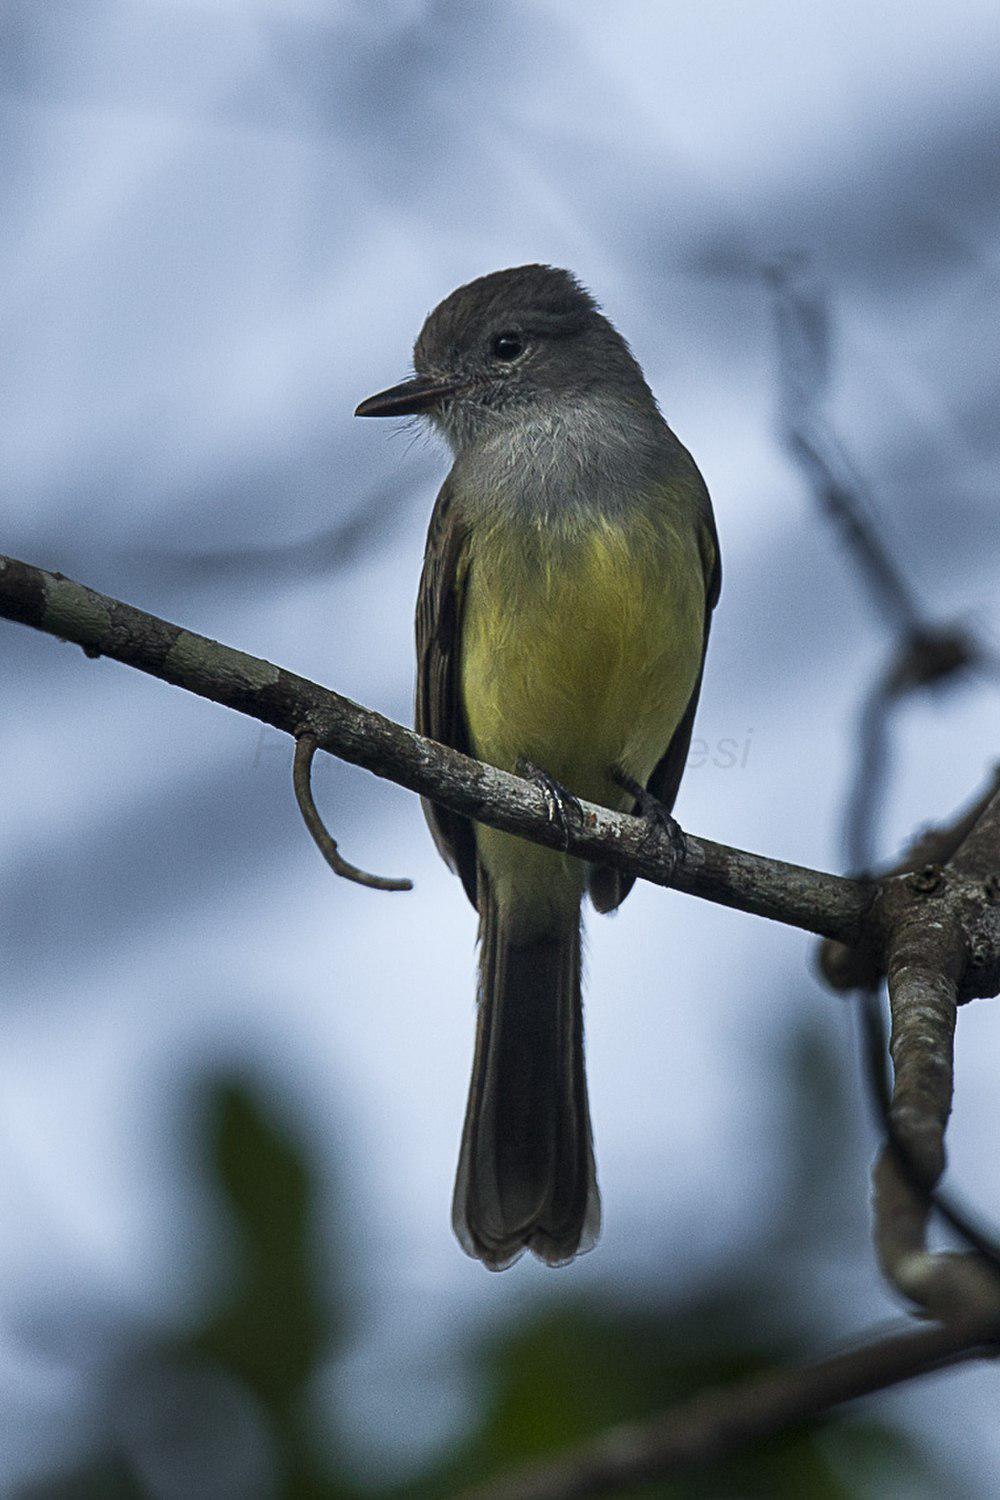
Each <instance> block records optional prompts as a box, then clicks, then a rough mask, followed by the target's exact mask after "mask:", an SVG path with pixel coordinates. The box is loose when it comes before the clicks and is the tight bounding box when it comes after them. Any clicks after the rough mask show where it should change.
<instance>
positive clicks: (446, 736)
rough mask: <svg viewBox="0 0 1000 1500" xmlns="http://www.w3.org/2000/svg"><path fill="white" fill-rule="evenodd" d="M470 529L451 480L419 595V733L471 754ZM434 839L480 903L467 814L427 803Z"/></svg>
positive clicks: (434, 518)
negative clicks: (466, 660) (465, 639)
mask: <svg viewBox="0 0 1000 1500" xmlns="http://www.w3.org/2000/svg"><path fill="white" fill-rule="evenodd" d="M466 542H467V530H466V527H465V525H464V524H463V521H462V518H461V515H460V508H459V506H458V505H457V503H456V496H455V490H454V486H453V485H452V483H451V480H450V478H448V479H446V480H445V482H444V484H443V485H442V486H441V490H440V493H439V494H438V497H437V500H436V502H435V504H434V510H433V512H432V514H431V522H430V526H429V528H428V531H427V546H426V548H425V551H424V566H423V572H422V573H421V575H420V590H419V593H418V594H417V697H416V710H415V720H416V729H417V733H418V734H424V735H427V737H428V738H429V739H432V740H437V741H438V742H439V743H440V744H442V745H450V746H451V747H452V749H453V750H461V751H462V752H463V753H464V754H466V755H471V754H472V749H471V746H470V744H469V733H468V729H467V727H466V723H465V714H464V712H463V709H462V700H461V691H460V684H459V649H460V642H461V638H462V633H461V632H462V606H463V602H464V593H465V578H466V572H467V569H468V551H467V546H466ZM424 815H425V816H426V818H427V822H428V824H429V825H430V830H431V833H432V834H433V836H434V842H435V843H436V844H437V846H438V848H439V849H440V851H441V853H442V855H443V856H444V858H445V859H446V860H447V862H448V864H449V865H450V866H451V868H452V869H453V870H456V871H457V872H458V874H459V875H460V876H461V879H462V884H463V885H464V886H465V890H466V894H467V895H468V897H469V900H470V901H471V902H472V904H473V906H475V905H476V841H475V834H474V833H473V829H472V824H471V823H470V822H469V820H468V818H463V817H460V816H459V815H458V814H457V813H453V812H449V811H448V809H447V808H445V807H438V806H436V805H435V804H434V803H433V802H428V801H426V800H425V801H424Z"/></svg>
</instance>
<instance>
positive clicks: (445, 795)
mask: <svg viewBox="0 0 1000 1500" xmlns="http://www.w3.org/2000/svg"><path fill="white" fill-rule="evenodd" d="M0 617H5V618H7V619H10V620H17V621H20V622H21V623H22V624H25V625H30V626H33V627H34V628H35V629H36V630H43V631H46V632H47V633H48V634H50V635H54V636H57V637H59V638H60V639H61V640H65V641H70V642H73V643H75V644H76V645H78V646H81V647H82V648H83V650H84V652H85V653H86V654H87V655H88V656H91V657H98V656H108V657H111V658H112V659H113V660H115V661H119V662H123V663H124V664H125V665H126V666H130V667H135V668H136V669H138V670H139V671H141V672H148V673H150V674H151V675H152V676H154V677H159V678H160V679H161V680H162V681H164V682H169V683H173V684H174V685H175V686H176V687H181V688H184V689H186V690H187V691H188V692H192V693H197V694H198V695H199V696H200V697H202V698H208V699H210V700H211V701H212V702H214V703H221V704H224V705H225V706H226V707H227V708H232V709H235V710H236V711H237V712H238V713H243V714H247V715H249V716H250V717H251V718H254V719H259V720H260V721H261V722H263V723H265V724H271V725H272V726H273V727H274V728H275V729H280V730H283V731H284V732H285V733H286V734H290V735H293V736H295V737H296V738H298V737H299V736H300V735H302V734H306V733H308V734H312V735H313V736H314V737H315V740H316V743H317V744H318V745H319V746H320V748H322V749H324V750H327V751H329V752H330V753H331V754H333V755H337V756H339V757H340V758H341V759H342V760H346V761H350V762H352V763H353V764H354V765H359V766H364V767H365V768H366V769H367V770H369V771H372V772H373V773H374V774H375V775H376V776H383V777H386V778H387V779H388V780H390V781H395V782H398V783H399V785H400V786H404V787H407V788H408V789H409V790H410V791H413V792H418V793H419V794H420V795H421V796H423V797H429V798H430V799H431V800H432V801H434V802H439V803H441V804H442V805H443V806H445V807H449V808H451V809H452V810H453V811H455V812H458V813H462V814H464V815H465V816H466V817H470V818H475V819H476V820H477V821H479V822H481V823H488V824H490V825H491V826H492V827H494V828H500V829H503V830H504V831H505V832H507V833H516V834H520V835H521V836H522V837H524V838H527V839H531V840H532V841H533V842H535V843H539V844H547V845H548V846H549V847H551V848H557V849H560V850H561V849H564V848H566V847H567V845H566V833H565V832H564V830H563V829H561V828H560V827H558V826H556V824H554V823H553V822H552V820H551V818H550V816H549V812H548V808H547V805H546V801H545V797H544V795H543V793H542V792H541V790H540V789H539V788H538V787H537V786H534V785H532V783H531V782H528V781H524V780H522V779H521V778H520V777H518V776H512V775H510V774H509V773H507V772H506V771H498V770H496V769H495V768H494V767H493V766H488V765H485V764H483V763H482V762H480V761H476V760H471V759H470V758H469V757H468V756H465V755H460V754H459V753H458V751H456V750H451V749H449V748H448V747H446V746H444V745H439V744H437V743H436V742H435V741H433V740H428V739H424V738H423V737H422V736H420V735H418V734H414V733H413V732H412V731H411V730H409V729H404V728H403V726H402V725H401V724H396V723H394V722H393V721H392V720H391V719H387V718H385V717H384V716H383V715H382V714H379V713H375V712H374V711H373V710H372V709H369V708H363V707H361V705H360V704H357V703H353V702H352V701H351V700H350V699H349V698H344V697H342V696H341V695H340V694H339V693H335V692H333V691H332V690H331V689H329V688H323V687H320V686H318V685H317V684H316V683H314V682H310V681H309V680H308V679H307V678H305V677H298V676H296V675H295V673H293V672H287V671H285V670H284V669H283V668H281V667H276V666H274V665H272V663H270V662H267V661H263V660H261V659H260V658H259V657H255V656H248V655H246V654H245V653H244V652H242V651H234V650H233V649H232V648H231V647H229V646H223V645H220V644H219V643H218V642H217V641H213V640H209V639H208V638H207V637H206V636H201V635H195V634H194V633H193V632H191V631H188V630H183V629H181V627H180V626H179V625H172V624H170V623H168V622H167V621H166V620H161V619H158V618H157V617H156V616H155V615H149V614H146V613H145V612H144V611H143V610H139V609H134V608H133V607H132V606H131V605H128V604H123V603H122V602H121V601H120V600H117V599H112V598H110V597H109V596H107V595H105V594H99V593H97V592H95V591H94V590H93V589H88V588H86V587H84V586H83V585H82V584H79V583H74V582H72V581H71V580H70V579H68V578H64V577H63V576H62V574H59V573H48V572H46V571H45V570H44V569H41V568H35V567H32V566H30V564H28V563H23V562H18V561H17V560H16V559H14V558H10V557H4V556H2V555H0ZM582 809H583V817H582V819H581V820H580V822H579V823H577V821H576V820H575V819H574V820H573V822H572V826H571V827H570V828H569V829H568V830H567V831H566V832H568V835H569V839H568V852H569V853H571V854H575V855H578V856H579V857H580V858H582V859H589V860H596V861H600V862H601V863H604V864H609V865H613V866H615V867H616V868H618V869H622V870H627V871H629V872H630V873H631V874H634V875H638V876H641V877H642V878H643V879H645V880H649V881H652V882H653V883H654V884H657V885H672V886H673V887H675V888H676V889H677V890H680V891H684V892H686V893H687V894H688V895H692V896H700V897H702V898H703V899H705V900H709V901H715V902H718V903H719V904H721V905H723V906H729V907H734V908H735V909H737V910H739V911H744V912H749V913H752V914H754V915H756V916H762V917H768V918H770V919H771V920H773V921H778V922H784V923H787V924H789V925H791V926H793V927H800V928H804V929H805V930H806V931H808V932H814V933H817V934H818V935H819V936H821V937H834V938H840V939H842V940H846V941H850V940H851V938H852V937H854V936H856V935H857V933H858V932H859V931H860V929H861V926H862V924H863V923H864V920H865V917H866V915H867V913H868V911H869V908H870V906H871V902H872V898H873V889H872V887H871V886H870V885H868V884H866V883H865V882H863V881H857V880H848V879H845V878H844V877H842V876H839V875H828V874H825V873H823V872H820V871H817V870H810V869H806V868H804V867H803V866H800V865H791V864H786V863H784V862H783V861H781V860H776V859H768V858H765V857H764V856H763V855H759V854H751V853H748V852H746V851H745V850H742V849H734V848H730V847H729V846H728V845H726V844H716V843H713V842H712V841H711V840H709V839H702V838H696V837H694V836H693V835H691V834H688V835H687V857H686V859H685V860H684V861H683V863H681V864H679V865H678V863H677V861H676V858H675V855H674V852H673V849H672V846H671V844H670V840H669V838H668V837H667V835H666V834H665V833H663V832H662V831H661V830H659V829H657V828H654V827H652V826H651V825H650V822H649V820H647V819H642V818H633V817H631V816H629V815H628V814H625V813H615V812H611V811H609V809H607V808H603V807H597V806H595V805H594V804H592V803H586V802H585V803H583V804H582Z"/></svg>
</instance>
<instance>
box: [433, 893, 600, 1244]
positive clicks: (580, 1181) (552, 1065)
mask: <svg viewBox="0 0 1000 1500" xmlns="http://www.w3.org/2000/svg"><path fill="white" fill-rule="evenodd" d="M484 887H486V889H484ZM480 908H481V909H480V944H481V946H480V956H479V1013H478V1020H477V1027H476V1051H475V1058H474V1061H473V1064H472V1082H471V1085H470V1088H469V1103H468V1108H467V1110H466V1116H465V1128H464V1131H463V1133H462V1150H461V1155H460V1157H459V1163H458V1177H457V1180H456V1183H455V1198H454V1203H453V1206H452V1223H453V1224H454V1227H455V1233H456V1234H457V1236H458V1238H459V1241H460V1242H461V1244H462V1247H463V1249H464V1250H465V1251H466V1253H467V1254H469V1255H472V1256H475V1257H477V1258H478V1259H479V1260H481V1261H483V1262H484V1263H485V1264H486V1265H487V1266H489V1267H490V1269H491V1270H494V1271H499V1270H502V1269H503V1268H504V1267H505V1266H508V1265H510V1263H511V1262H512V1261H514V1260H516V1259H517V1257H518V1256H519V1255H520V1254H521V1252H522V1251H523V1250H524V1249H525V1247H527V1248H528V1249H529V1250H531V1251H532V1252H533V1253H534V1254H535V1255H537V1256H538V1258H539V1259H540V1260H544V1261H546V1262H547V1263H548V1264H549V1265H552V1266H557V1265H563V1264H564V1263H565V1262H566V1261H569V1260H572V1259H573V1256H574V1255H577V1254H578V1253H579V1252H581V1251H583V1250H589V1249H590V1247H591V1246H592V1245H593V1243H594V1241H595V1240H596V1238H597V1233H598V1230H599V1228H600V1219H601V1200H600V1196H599V1194H598V1191H597V1179H596V1175H595V1170H594V1151H593V1145H592V1142H591V1132H590V1111H589V1108H588V1105H587V1078H586V1073H585V1071H584V1062H583V1007H582V1002H581V998H580V918H579V912H577V914H576V915H575V917H574V919H573V921H572V924H571V925H570V924H567V925H566V926H565V927H563V928H561V929H559V930H557V931H555V932H550V933H547V934H545V935H544V936H543V937H536V938H533V939H532V940H531V941H530V942H526V943H523V942H522V943H517V942H515V941H513V939H512V937H511V935H510V932H509V930H508V928H509V924H508V923H507V922H506V921H505V918H504V913H503V911H502V909H501V908H500V907H499V906H498V905H497V903H496V902H495V901H494V899H493V897H492V895H491V894H490V892H489V889H488V887H487V884H486V881H485V880H484V881H481V882H480Z"/></svg>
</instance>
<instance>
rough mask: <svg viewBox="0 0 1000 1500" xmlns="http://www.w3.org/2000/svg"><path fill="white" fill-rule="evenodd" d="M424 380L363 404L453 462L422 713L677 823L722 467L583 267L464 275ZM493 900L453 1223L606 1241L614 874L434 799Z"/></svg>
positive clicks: (429, 332)
mask: <svg viewBox="0 0 1000 1500" xmlns="http://www.w3.org/2000/svg"><path fill="white" fill-rule="evenodd" d="M413 363H414V369H415V371H416V375H415V377H414V378H413V379H412V380H407V381H404V382H403V384H401V385H397V386H393V387H392V388H391V389H390V390H386V391H382V392H381V393H380V394H379V395H377V396H371V397H370V398H369V399H368V400H367V401H363V402H362V403H361V405H360V406H359V407H358V412H357V414H358V416H371V417H392V416H407V415H409V414H411V413H420V414H421V415H423V416H426V417H428V418H429V419H430V421H431V422H432V423H433V425H434V426H435V427H436V428H437V429H438V430H439V431H440V432H441V433H442V434H443V435H444V437H445V438H446V440H447V442H448V444H449V445H450V447H451V449H452V452H453V454H454V464H453V465H452V469H451V472H450V473H449V475H448V477H447V479H446V480H445V482H444V484H443V486H442V488H441V492H440V494H439V495H438V498H437V503H436V504H435V507H434V513H433V515H432V517H431V523H430V530H429V533H428V537H427V548H426V553H425V557H424V567H423V575H422V577H421V581H420V592H419V598H418V601H417V697H416V726H417V729H418V731H419V732H420V733H421V734H425V735H428V736H430V738H432V739H435V740H438V741H440V742H441V743H443V744H445V745H451V746H453V747H454V748H455V749H457V750H462V751H464V752H465V753H466V754H469V755H474V756H476V757H478V758H479V759H480V760H484V761H488V762H489V763H490V764H491V765H494V766H499V767H501V768H502V769H503V770H506V771H514V772H519V773H520V774H528V775H532V776H535V777H537V778H540V779H541V780H542V782H543V784H544V785H545V786H546V789H547V792H548V794H549V797H550V805H551V806H552V808H553V812H554V815H556V816H559V817H564V816H565V815H566V813H567V812H568V811H569V810H571V807H572V799H573V798H586V799H587V800H588V801H591V802H597V803H601V804H603V805H604V806H605V807H611V808H615V809H617V810H620V811H636V812H638V813H641V814H645V815H651V814H652V815H657V816H659V817H661V818H663V817H665V816H667V815H668V814H669V812H670V809H671V808H672V807H673V803H674V798H675V797H676V795H677V788H678V786H679V784H680V779H681V774H682V772H683V770H684V763H685V760H686V758H687V754H688V745H689V742H690V739H691V729H692V725H693V722H694V714H695V708H696V706H697V702H698V692H699V688H700V686H701V676H702V668H703V664H704V660H705V648H706V644H707V641H708V629H709V620H710V617H711V612H712V609H713V607H714V605H715V602H716V599H717V598H718V595H719V581H720V572H719V548H718V542H717V538H716V532H715V523H714V520H713V516H712V506H711V502H710V500H709V497H708V492H707V490H706V488H705V484H704V481H703V480H702V477H701V475H700V474H699V472H698V469H697V467H696V466H695V463H694V460H693V459H692V457H691V455H690V454H689V453H688V451H687V449H686V448H685V447H684V446H683V445H682V444H681V443H680V442H679V440H678V439H677V438H676V437H675V436H674V434H673V433H672V432H671V430H670V428H669V427H668V426H667V424H666V422H665V421H664V419H663V417H662V416H661V415H660V411H659V409H658V407H657V404H656V401H655V399H654V397H653V395H652V392H651V391H650V389H649V387H648V386H647V384H646V381H645V379H644V378H643V374H642V371H641V369H640V368H639V365H638V364H637V362H636V360H635V359H634V357H633V355H632V353H631V351H630V349H629V347H628V345H627V344H626V342H625V340H624V339H623V338H622V336H621V334H619V333H618V332H617V330H616V329H615V328H613V327H612V325H611V323H610V322H609V321H608V320H607V318H605V317H603V316H602V314H601V312H600V311H599V310H598V307H597V304H596V303H595V302H594V300H593V298H592V297H591V296H590V295H589V293H588V292H587V291H585V290H584V288H583V287H582V286H581V285H580V284H579V282H578V281H577V280H576V279H575V278H574V277H573V276H571V275H570V273H569V272H568V271H560V270H555V269H554V268H552V267H551V266H519V267H516V268H515V269H513V270H507V271H496V272H494V273H493V274H492V275H489V276H483V277H480V279H479V280H478V281H473V282H470V283H469V285H468V286H462V287H459V288H458V290H457V291H455V292H452V294H451V295H450V296H449V297H446V298H445V300H444V301H443V302H442V303H441V304H440V306H439V307H437V308H435V310H434V312H432V313H431V314H430V316H429V317H428V319H427V321H426V323H425V324H424V326H423V329H422V330H421V333H420V336H419V338H418V339H417V342H416V346H415V349H414V356H413ZM425 810H426V813H427V818H428V821H429V823H430V827H431V832H432V833H433V835H434V839H435V842H436V843H437V845H438V848H439V849H440V850H441V853H442V854H443V855H444V857H445V859H446V860H447V861H448V863H449V864H450V865H451V866H452V868H453V869H455V870H456V871H457V872H458V874H459V875H460V877H461V879H462V883H463V885H464V886H465V890H466V892H467V894H468V896H469V900H470V901H471V902H472V903H473V905H474V906H475V907H476V910H477V911H478V913H479V937H480V957H479V994H478V1019H477V1028H476V1048H475V1058H474V1061H473V1065H472V1083H471V1087H470V1090H469V1102H468V1109H467V1113H466V1118H465V1129H464V1132H463V1135H462V1146H461V1153H460V1157H459V1164H458V1179H457V1182H456V1184H455V1198H454V1207H453V1222H454V1226H455V1232H456V1234H457V1235H458V1238H459V1240H460V1242H461V1244H462V1246H463V1248H464V1249H465V1250H466V1251H467V1252H468V1254H469V1255H472V1256H476V1257H478V1259H480V1260H482V1261H483V1262H484V1263H485V1264H486V1265H487V1266H489V1267H491V1268H492V1269H494V1270H499V1269H502V1268H503V1267H504V1266H507V1265H510V1263H511V1262H512V1261H514V1260H515V1259H516V1258H517V1257H518V1256H519V1255H520V1254H521V1253H522V1251H523V1250H524V1249H525V1248H527V1249H529V1250H531V1251H533V1253H534V1254H535V1255H537V1256H538V1257H539V1258H540V1259H541V1260H543V1261H546V1262H547V1263H548V1264H549V1265H561V1264H563V1263H564V1262H566V1261H569V1260H571V1259H572V1258H573V1256H574V1255H576V1254H577V1253H578V1252H580V1251H583V1250H587V1249H589V1248H590V1247H591V1245H593V1243H594V1241H595V1239H596V1237H597V1232H598V1229H599V1225H600V1197H599V1195H598V1190H597V1179H596V1174H595V1169H594V1152H593V1144H592V1137H591V1128H590V1110H589V1106H588V1103H587V1082H586V1075H585V1073H584V1061H583V1011H582V1004H581V994H580V920H581V902H582V898H583V894H584V890H585V888H586V889H588V890H589V894H590V899H591V901H592V903H593V905H594V906H595V907H596V908H597V910H598V911H600V912H609V911H613V910H614V909H615V908H616V907H617V906H618V905H619V903H620V902H621V901H622V900H623V899H624V897H625V896H626V894H627V893H628V890H629V888H630V886H631V884H632V879H631V877H629V876H626V875H622V874H620V873H619V872H618V871H616V870H613V869H610V868H608V867H602V866H599V865H598V866H594V865H589V866H588V865H586V864H585V863H583V862H582V861H580V860H578V859H574V858H572V857H571V856H569V855H566V854H561V853H559V852H558V851H555V850H551V849H543V848H542V847H541V846H539V845H537V844H532V843H528V842H527V841H526V840H524V839H519V838H516V837H514V836H512V835H510V834H504V833H498V832H497V831H495V830H494V829H492V828H487V827H485V826H483V825H481V824H477V823H473V822H471V821H469V820H468V819H466V818H462V817H459V816H457V815H456V814H454V813H451V812H449V811H448V810H447V809H445V808H441V807H434V806H432V805H426V807H425Z"/></svg>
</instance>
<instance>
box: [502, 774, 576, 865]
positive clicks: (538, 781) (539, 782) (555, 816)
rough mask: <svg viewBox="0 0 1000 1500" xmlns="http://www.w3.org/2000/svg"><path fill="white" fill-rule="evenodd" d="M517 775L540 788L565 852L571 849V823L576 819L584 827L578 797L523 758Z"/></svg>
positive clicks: (550, 820)
mask: <svg viewBox="0 0 1000 1500" xmlns="http://www.w3.org/2000/svg"><path fill="white" fill-rule="evenodd" d="M517 774H518V775H519V776H523V777H524V778H525V780H526V781H533V782H534V783H535V785H536V786H537V787H539V788H540V790H541V793H542V796H543V797H544V798H545V805H546V807H547V808H548V812H549V822H550V823H554V824H555V825H556V827H557V828H558V829H559V832H560V834H561V837H562V846H563V850H564V851H565V850H568V849H569V841H570V821H571V819H573V818H575V819H576V823H577V826H578V827H582V825H583V808H582V807H581V805H580V800H579V798H578V797H574V796H573V793H572V792H570V791H567V790H566V788H565V787H564V786H563V784H562V782H560V781H557V780H556V778H555V777H554V776H550V775H549V773H548V771H543V770H542V769H541V767H540V766H536V765H535V764H534V762H533V761H530V760H528V759H527V758H526V757H525V756H523V755H522V756H521V758H520V759H519V760H518V763H517Z"/></svg>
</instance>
